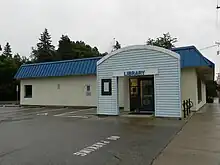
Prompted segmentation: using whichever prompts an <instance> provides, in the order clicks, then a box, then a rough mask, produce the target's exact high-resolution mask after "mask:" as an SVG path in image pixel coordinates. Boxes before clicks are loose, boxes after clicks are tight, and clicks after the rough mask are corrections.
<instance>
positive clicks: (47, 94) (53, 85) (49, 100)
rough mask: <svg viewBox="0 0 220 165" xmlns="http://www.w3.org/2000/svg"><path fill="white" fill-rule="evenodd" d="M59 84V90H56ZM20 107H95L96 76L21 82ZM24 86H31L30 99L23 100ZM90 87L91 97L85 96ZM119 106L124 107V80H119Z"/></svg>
mask: <svg viewBox="0 0 220 165" xmlns="http://www.w3.org/2000/svg"><path fill="white" fill-rule="evenodd" d="M58 84H60V89H57V86H58ZM20 85H21V93H20V96H21V105H49V106H50V105H55V106H97V94H96V76H95V75H94V76H71V77H56V78H40V79H29V80H21V84H20ZM24 85H32V98H24ZM86 85H91V94H92V95H91V96H86V93H85V91H86ZM119 105H120V107H124V79H123V78H120V79H119Z"/></svg>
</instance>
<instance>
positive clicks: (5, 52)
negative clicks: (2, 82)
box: [2, 42, 12, 58]
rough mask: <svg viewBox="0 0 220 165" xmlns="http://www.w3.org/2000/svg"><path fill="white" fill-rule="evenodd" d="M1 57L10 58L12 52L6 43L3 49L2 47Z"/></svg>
mask: <svg viewBox="0 0 220 165" xmlns="http://www.w3.org/2000/svg"><path fill="white" fill-rule="evenodd" d="M2 56H4V57H6V58H12V51H11V45H10V44H9V43H8V42H7V43H6V45H5V47H4V51H3V53H2Z"/></svg>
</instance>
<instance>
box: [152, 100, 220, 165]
mask: <svg viewBox="0 0 220 165" xmlns="http://www.w3.org/2000/svg"><path fill="white" fill-rule="evenodd" d="M153 165H220V104H217V103H214V104H207V105H206V106H204V107H203V108H202V109H201V111H199V112H197V113H196V114H195V115H194V116H193V117H192V118H191V119H190V120H189V122H188V123H187V124H186V125H185V126H184V127H183V129H182V131H180V132H179V133H178V135H177V136H176V137H175V138H174V139H173V140H172V141H171V143H170V144H169V145H168V146H167V147H166V148H165V150H164V151H163V152H162V153H161V154H160V155H159V157H158V158H157V159H156V160H155V161H154V163H153Z"/></svg>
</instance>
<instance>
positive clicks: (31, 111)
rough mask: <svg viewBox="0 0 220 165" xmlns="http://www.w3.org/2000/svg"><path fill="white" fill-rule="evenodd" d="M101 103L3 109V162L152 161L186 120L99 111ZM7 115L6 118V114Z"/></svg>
mask: <svg viewBox="0 0 220 165" xmlns="http://www.w3.org/2000/svg"><path fill="white" fill-rule="evenodd" d="M95 111H96V109H93V108H90V109H74V108H44V107H39V108H22V107H14V108H2V109H0V120H1V119H2V118H4V120H1V122H0V164H1V165H8V164H19V165H23V164H31V165H35V164H36V165H38V164H42V165H44V164H45V165H46V164H64V165H70V164H71V165H72V164H77V165H82V164H83V165H85V164H88V165H93V164H94V165H103V164H104V165H116V164H124V165H130V164H143V165H147V164H150V163H151V161H152V159H153V158H154V157H155V156H156V155H157V154H158V153H159V152H160V151H161V150H162V149H163V148H164V147H165V146H166V145H167V143H168V142H169V141H170V139H171V138H172V137H173V136H174V135H175V134H176V133H177V132H178V131H179V130H180V129H181V127H182V125H183V124H184V121H179V120H167V119H152V118H124V117H123V118H122V117H102V118H99V117H97V116H94V113H95ZM6 119H7V120H6Z"/></svg>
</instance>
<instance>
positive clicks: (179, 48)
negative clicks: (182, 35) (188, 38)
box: [171, 45, 196, 51]
mask: <svg viewBox="0 0 220 165" xmlns="http://www.w3.org/2000/svg"><path fill="white" fill-rule="evenodd" d="M195 48H196V47H195V46H193V45H191V46H182V47H175V48H171V50H172V51H177V50H185V49H195Z"/></svg>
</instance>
